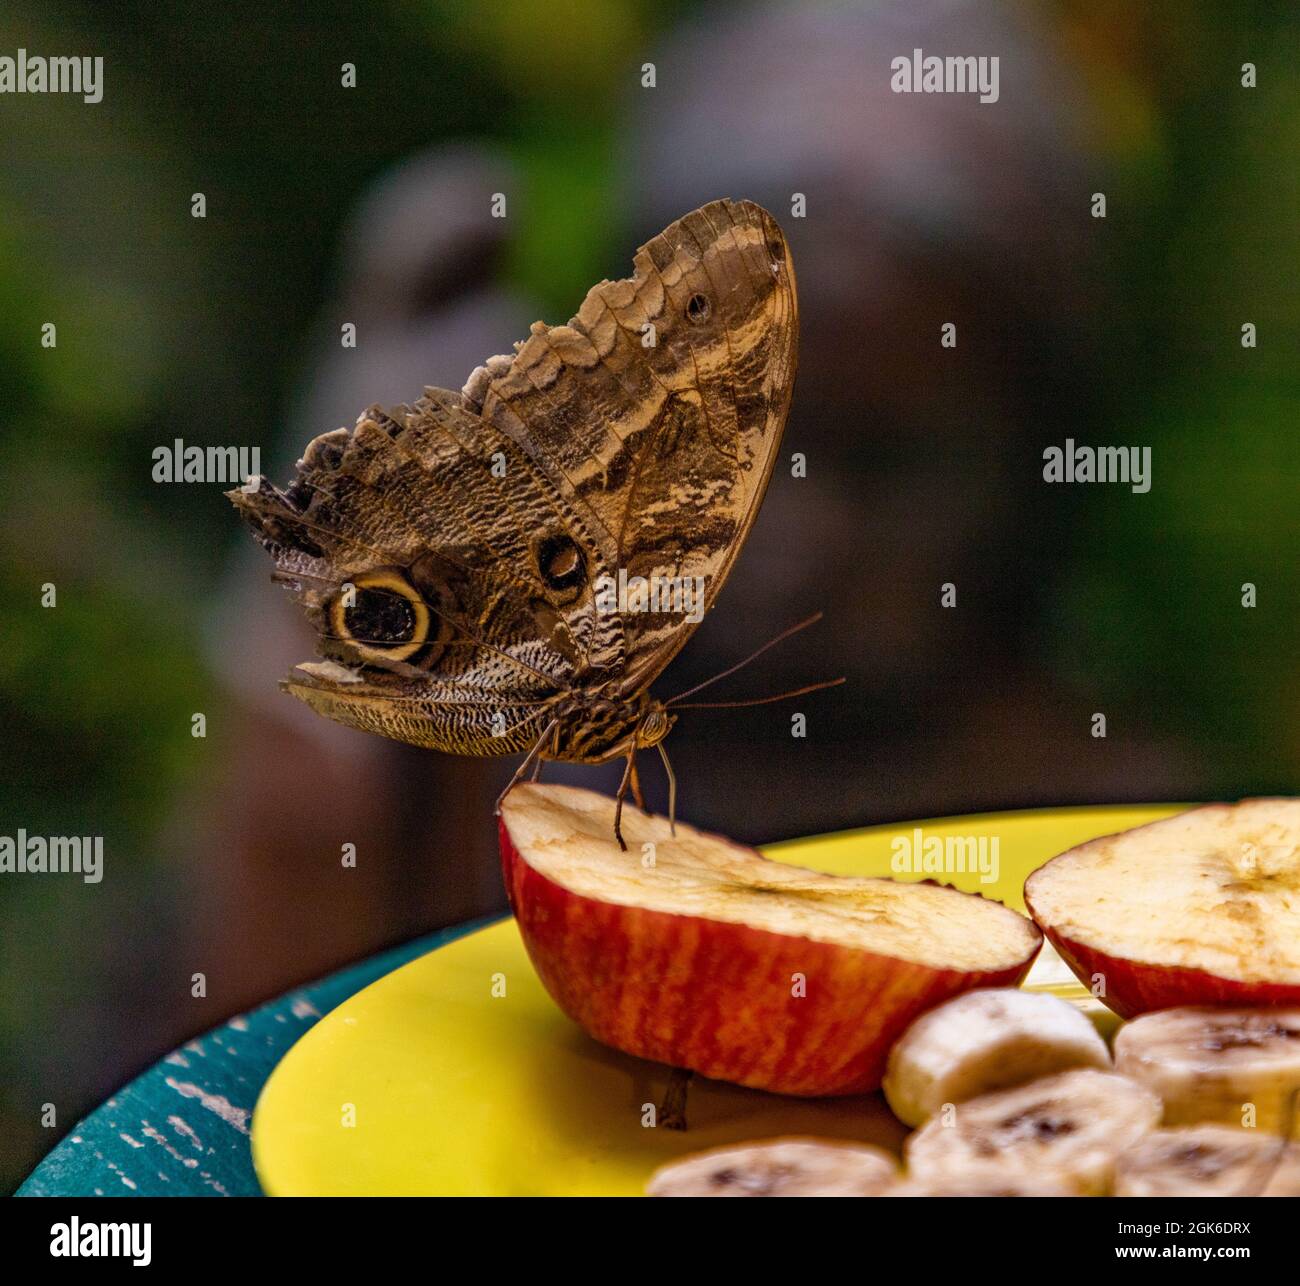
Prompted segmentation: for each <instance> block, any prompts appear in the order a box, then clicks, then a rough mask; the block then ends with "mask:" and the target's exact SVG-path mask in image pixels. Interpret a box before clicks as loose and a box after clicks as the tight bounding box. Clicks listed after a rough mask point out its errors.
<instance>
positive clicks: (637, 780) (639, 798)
mask: <svg viewBox="0 0 1300 1286" xmlns="http://www.w3.org/2000/svg"><path fill="white" fill-rule="evenodd" d="M632 798H633V800H635V801H636V806H637V807H638V808H639V809H640V810H641V811H642V812H643V813H644V812H645V796H644V795H643V794H642V793H641V774H640V773H639V772H638V771H637V767H636V755H635V754H633V756H632Z"/></svg>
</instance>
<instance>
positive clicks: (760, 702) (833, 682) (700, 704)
mask: <svg viewBox="0 0 1300 1286" xmlns="http://www.w3.org/2000/svg"><path fill="white" fill-rule="evenodd" d="M843 682H845V680H844V679H843V678H842V677H841V678H838V679H823V680H822V681H821V682H820V683H809V684H808V685H807V686H806V687H802V688H794V689H792V690H791V691H789V692H778V693H777V694H776V696H774V697H753V698H751V699H750V700H748V701H692V702H689V703H688V704H687V705H684V706H678V707H677V708H678V709H679V710H740V709H743V708H744V707H745V706H768V705H771V704H772V703H773V702H774V701H788V700H790V698H791V697H801V696H803V695H804V693H805V692H820V691H821V690H822V689H823V688H838V687H839V686H840V684H841V683H843Z"/></svg>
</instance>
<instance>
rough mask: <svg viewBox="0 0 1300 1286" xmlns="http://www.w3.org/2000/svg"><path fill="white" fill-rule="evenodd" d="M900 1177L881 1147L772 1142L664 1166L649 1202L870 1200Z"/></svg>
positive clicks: (651, 1187)
mask: <svg viewBox="0 0 1300 1286" xmlns="http://www.w3.org/2000/svg"><path fill="white" fill-rule="evenodd" d="M897 1177H898V1162H897V1161H896V1160H895V1159H894V1158H893V1157H892V1156H890V1155H889V1153H888V1152H885V1151H884V1150H883V1149H881V1148H873V1147H871V1146H870V1145H868V1144H865V1143H863V1144H854V1143H837V1142H834V1141H833V1140H830V1139H801V1138H787V1139H768V1140H766V1141H764V1142H761V1143H747V1144H744V1145H742V1146H741V1147H734V1148H714V1149H712V1151H709V1152H697V1153H696V1154H695V1155H693V1156H688V1157H683V1158H682V1159H681V1160H680V1161H671V1162H669V1163H668V1164H667V1165H664V1166H660V1168H659V1169H658V1170H656V1171H655V1172H654V1174H652V1175H651V1176H650V1182H649V1183H648V1184H646V1196H648V1197H871V1196H875V1195H876V1194H877V1193H879V1192H881V1191H882V1190H883V1189H885V1188H887V1187H888V1186H889V1185H890V1184H891V1183H892V1182H893V1181H894V1180H895V1179H896V1178H897Z"/></svg>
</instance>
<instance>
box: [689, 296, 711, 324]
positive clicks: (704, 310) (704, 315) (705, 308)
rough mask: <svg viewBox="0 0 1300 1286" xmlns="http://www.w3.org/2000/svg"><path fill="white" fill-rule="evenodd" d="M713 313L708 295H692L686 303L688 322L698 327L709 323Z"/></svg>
mask: <svg viewBox="0 0 1300 1286" xmlns="http://www.w3.org/2000/svg"><path fill="white" fill-rule="evenodd" d="M712 311H713V306H712V305H711V304H710V303H709V298H708V296H707V295H692V296H691V297H690V298H689V299H688V300H687V301H686V320H687V321H689V322H691V323H693V324H694V325H696V326H702V325H703V324H704V323H705V322H706V321H708V320H709V314H710V313H711V312H712Z"/></svg>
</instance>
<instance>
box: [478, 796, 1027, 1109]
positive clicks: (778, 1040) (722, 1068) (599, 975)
mask: <svg viewBox="0 0 1300 1286" xmlns="http://www.w3.org/2000/svg"><path fill="white" fill-rule="evenodd" d="M499 829H500V838H501V857H502V866H503V871H504V875H505V883H506V889H507V891H508V892H509V895H510V904H511V906H512V907H513V909H514V913H515V919H516V920H517V921H518V923H519V931H520V933H521V934H522V936H523V940H524V945H525V947H526V948H527V950H528V955H529V957H530V958H531V960H532V962H533V966H534V968H536V970H537V973H538V975H539V976H540V977H541V980H542V983H543V985H544V986H545V987H546V990H547V991H548V992H549V993H550V994H551V997H552V999H553V1000H554V1001H555V1003H556V1004H557V1005H559V1007H560V1008H561V1009H562V1010H563V1011H564V1012H565V1013H566V1014H567V1015H568V1016H569V1017H570V1018H571V1019H572V1020H573V1021H574V1022H575V1023H577V1024H578V1026H579V1027H581V1028H582V1029H583V1030H584V1031H586V1032H587V1033H588V1035H590V1036H593V1037H595V1039H596V1040H598V1041H600V1042H601V1043H602V1044H605V1045H612V1046H613V1047H614V1048H615V1049H620V1050H622V1051H624V1053H628V1054H634V1055H636V1056H637V1057H639V1058H649V1059H654V1060H655V1061H657V1062H660V1063H667V1064H669V1065H670V1066H673V1067H683V1068H689V1069H690V1070H692V1071H695V1072H698V1073H700V1074H701V1075H703V1076H708V1077H712V1078H713V1079H715V1080H721V1081H730V1082H732V1083H733V1084H736V1085H747V1086H750V1087H752V1088H754V1089H762V1090H771V1091H773V1092H775V1093H779V1094H790V1095H798V1096H804V1097H822V1096H832V1095H842V1094H863V1093H867V1092H868V1091H871V1090H875V1089H879V1088H880V1082H881V1078H882V1077H883V1075H884V1069H885V1058H886V1055H887V1054H888V1052H889V1047H890V1046H891V1045H892V1044H893V1043H894V1041H895V1040H896V1039H897V1038H898V1037H899V1036H900V1035H901V1034H902V1032H903V1029H904V1028H906V1027H907V1025H908V1024H909V1023H911V1022H912V1020H913V1019H915V1018H916V1017H918V1016H919V1015H920V1014H922V1013H924V1012H925V1011H926V1010H927V1009H932V1008H934V1006H935V1005H938V1004H940V1003H942V1002H943V1001H945V1000H947V999H949V998H950V997H952V996H956V995H958V994H960V993H961V992H964V991H971V990H974V989H975V988H977V987H1013V986H1015V985H1016V984H1018V983H1019V982H1020V980H1021V979H1022V978H1023V977H1024V976H1025V974H1026V973H1028V971H1029V967H1030V965H1032V964H1033V961H1034V956H1036V955H1037V954H1038V947H1037V946H1035V948H1034V950H1033V952H1032V953H1031V954H1030V955H1029V957H1028V958H1027V959H1026V960H1025V961H1024V962H1023V964H1018V965H1015V966H1013V967H1012V968H1009V969H1004V970H1000V971H997V972H980V973H965V972H961V971H959V970H950V969H938V968H934V967H932V966H929V965H924V964H916V963H912V962H909V961H905V960H898V959H895V958H893V957H891V956H883V955H877V954H874V953H872V952H867V951H862V950H858V949H853V948H850V947H844V946H837V945H835V944H832V943H823V942H813V941H811V940H809V939H805V938H796V937H790V936H788V935H785V934H778V933H771V932H769V931H767V930H765V929H754V928H750V927H749V926H748V925H743V924H730V923H726V922H724V921H719V920H708V919H704V918H701V917H696V916H685V915H676V914H673V913H670V912H665V911H650V910H646V909H644V908H642V907H628V906H617V905H614V904H612V903H608V902H601V901H598V900H596V899H593V898H587V897H584V896H582V895H581V894H576V893H571V892H570V891H569V890H568V889H565V888H564V887H562V886H561V885H559V884H557V883H555V882H554V881H553V880H550V879H548V878H547V877H546V876H544V875H541V874H540V873H539V872H538V871H536V870H535V869H534V868H533V867H531V866H529V864H528V862H527V861H526V860H525V859H524V858H523V857H522V856H521V855H520V853H519V852H518V850H517V849H516V848H515V846H514V844H513V842H512V841H511V839H510V836H509V834H508V832H507V830H506V827H505V824H504V822H502V823H501V824H500V828H499ZM1039 945H1041V940H1040V943H1039ZM797 974H802V975H803V976H804V977H805V978H806V980H807V982H806V993H807V994H806V995H805V996H804V997H802V998H795V997H794V996H793V995H792V994H791V992H792V989H793V987H794V978H795V975H797Z"/></svg>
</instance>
